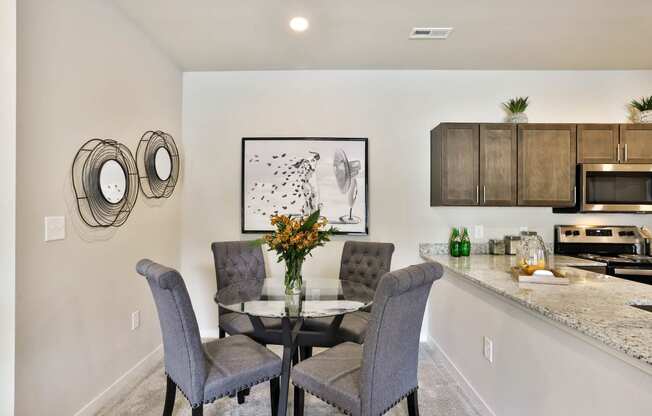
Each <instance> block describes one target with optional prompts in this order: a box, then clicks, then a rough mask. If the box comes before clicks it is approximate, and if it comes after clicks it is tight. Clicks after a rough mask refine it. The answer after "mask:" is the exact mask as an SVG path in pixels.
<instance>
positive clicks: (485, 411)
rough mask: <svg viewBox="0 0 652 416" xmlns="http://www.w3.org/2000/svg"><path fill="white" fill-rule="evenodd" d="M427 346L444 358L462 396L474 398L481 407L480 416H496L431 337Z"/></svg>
mask: <svg viewBox="0 0 652 416" xmlns="http://www.w3.org/2000/svg"><path fill="white" fill-rule="evenodd" d="M427 344H428V345H429V346H430V348H432V349H434V350H437V351H438V352H439V353H441V355H442V356H443V357H444V359H445V360H446V364H448V367H449V369H450V370H451V373H452V374H453V377H455V379H456V381H457V383H458V384H459V385H460V387H461V388H462V391H464V394H466V395H467V396H470V397H473V398H475V399H476V400H475V401H476V402H477V403H478V404H480V405H481V407H480V409H477V410H479V411H480V414H481V415H482V416H496V414H495V413H494V412H493V410H491V408H490V407H489V405H487V403H486V402H485V401H484V400H483V399H482V396H480V394H479V393H478V392H477V391H476V390H475V389H474V388H473V386H472V385H471V383H470V382H469V380H468V379H467V378H466V377H464V374H462V372H461V371H460V370H459V368H457V366H456V365H455V363H453V361H451V359H450V357H449V356H448V355H447V354H446V352H445V351H444V350H443V349H442V348H441V347H440V346H439V344H438V343H437V341H435V340H434V338H432V337H431V336H428V340H427Z"/></svg>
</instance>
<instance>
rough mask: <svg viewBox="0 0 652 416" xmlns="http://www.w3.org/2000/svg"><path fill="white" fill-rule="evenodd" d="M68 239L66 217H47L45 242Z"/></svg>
mask: <svg viewBox="0 0 652 416" xmlns="http://www.w3.org/2000/svg"><path fill="white" fill-rule="evenodd" d="M65 238H66V217H45V241H56V240H63V239H65Z"/></svg>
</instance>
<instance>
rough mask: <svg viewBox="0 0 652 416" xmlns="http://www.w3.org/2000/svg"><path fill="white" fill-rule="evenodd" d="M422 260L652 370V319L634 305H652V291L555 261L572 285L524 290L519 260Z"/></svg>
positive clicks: (485, 257)
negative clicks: (516, 274)
mask: <svg viewBox="0 0 652 416" xmlns="http://www.w3.org/2000/svg"><path fill="white" fill-rule="evenodd" d="M421 256H422V257H423V258H424V259H426V260H429V261H435V262H438V263H441V264H442V265H443V266H444V267H445V268H448V269H450V270H451V271H453V272H455V273H456V274H458V275H460V276H462V277H464V278H466V279H468V280H469V281H471V282H472V283H474V284H476V285H478V286H481V287H484V288H486V289H488V290H490V291H492V292H494V293H496V294H498V295H500V296H503V297H505V298H507V299H509V300H511V301H514V302H516V303H518V304H520V305H522V306H524V307H526V308H527V309H530V310H532V311H534V312H537V313H539V314H541V315H543V316H545V317H546V318H549V319H551V320H553V321H556V322H558V323H561V324H563V325H565V326H568V327H570V328H572V329H573V330H576V331H579V332H580V333H582V334H584V335H587V336H589V337H591V338H594V339H596V340H598V341H600V342H602V343H604V344H606V345H608V346H609V347H611V348H613V349H616V350H618V351H620V352H623V353H625V354H627V355H628V356H630V357H633V358H635V359H637V360H640V361H642V362H643V363H646V364H648V365H652V313H650V312H647V311H644V310H641V309H637V308H634V307H632V306H630V305H632V304H645V305H647V304H652V286H650V285H645V284H642V283H636V282H631V281H629V280H623V279H619V278H616V277H611V276H606V275H603V274H599V273H594V272H590V271H585V270H580V269H576V268H574V267H571V266H592V265H600V263H596V262H591V261H588V260H582V259H575V258H571V257H566V256H554V259H553V261H554V264H555V267H556V268H558V269H560V270H561V271H563V272H565V273H566V275H567V277H569V278H570V280H571V284H570V285H567V286H561V285H543V284H527V283H526V284H519V283H518V282H517V281H515V280H514V279H513V277H512V275H511V274H510V273H509V269H510V268H511V267H512V266H513V265H514V264H515V261H516V259H515V257H514V256H492V255H482V254H478V255H471V256H470V257H466V258H455V257H450V256H448V255H441V254H433V253H431V252H429V251H428V250H427V249H424V247H423V246H422V247H421Z"/></svg>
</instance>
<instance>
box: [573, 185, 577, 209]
mask: <svg viewBox="0 0 652 416" xmlns="http://www.w3.org/2000/svg"><path fill="white" fill-rule="evenodd" d="M573 205H577V186H573Z"/></svg>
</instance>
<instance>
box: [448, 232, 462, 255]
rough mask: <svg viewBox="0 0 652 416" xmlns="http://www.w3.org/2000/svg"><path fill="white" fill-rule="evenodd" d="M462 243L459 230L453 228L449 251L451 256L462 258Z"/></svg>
mask: <svg viewBox="0 0 652 416" xmlns="http://www.w3.org/2000/svg"><path fill="white" fill-rule="evenodd" d="M461 243H462V239H461V238H460V232H459V230H458V229H457V228H453V232H452V233H451V239H450V241H449V242H448V250H449V254H450V255H451V256H453V257H459V256H460V248H461V247H460V246H461Z"/></svg>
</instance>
